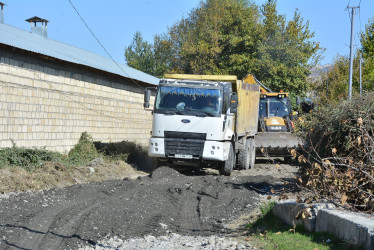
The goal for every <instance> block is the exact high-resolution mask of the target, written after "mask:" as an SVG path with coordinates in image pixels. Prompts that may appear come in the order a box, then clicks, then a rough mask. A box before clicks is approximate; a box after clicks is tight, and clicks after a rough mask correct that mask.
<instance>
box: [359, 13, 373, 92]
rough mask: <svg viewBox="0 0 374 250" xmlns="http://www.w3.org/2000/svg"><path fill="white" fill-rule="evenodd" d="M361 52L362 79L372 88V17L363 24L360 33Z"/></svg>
mask: <svg viewBox="0 0 374 250" xmlns="http://www.w3.org/2000/svg"><path fill="white" fill-rule="evenodd" d="M361 44H362V54H363V57H364V59H365V63H364V65H365V68H364V81H365V82H367V83H368V85H369V86H370V89H371V90H373V89H374V18H372V19H371V20H369V22H368V24H367V25H366V26H365V32H363V33H362V34H361Z"/></svg>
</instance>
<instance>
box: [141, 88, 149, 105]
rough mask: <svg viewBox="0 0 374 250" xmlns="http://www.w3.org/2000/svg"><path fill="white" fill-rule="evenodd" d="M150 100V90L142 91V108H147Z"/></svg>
mask: <svg viewBox="0 0 374 250" xmlns="http://www.w3.org/2000/svg"><path fill="white" fill-rule="evenodd" d="M150 99H151V90H150V89H148V88H145V90H144V104H143V106H144V108H149V100H150Z"/></svg>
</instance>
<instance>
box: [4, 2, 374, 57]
mask: <svg viewBox="0 0 374 250" xmlns="http://www.w3.org/2000/svg"><path fill="white" fill-rule="evenodd" d="M0 1H1V2H3V3H5V4H6V6H4V23H5V24H7V25H11V26H15V27H17V28H20V29H23V30H27V31H30V24H29V23H27V22H26V21H25V20H26V19H28V18H30V17H33V16H38V17H41V18H44V19H47V20H48V21H49V23H48V38H49V39H53V40H57V41H60V42H63V43H66V44H70V45H73V46H75V47H78V48H81V49H85V50H88V51H91V52H94V53H96V54H99V55H102V56H105V57H109V56H108V54H107V53H106V52H105V50H106V51H107V52H108V53H109V55H110V57H112V58H113V59H114V60H116V61H117V62H119V63H122V64H125V63H126V60H125V57H124V48H125V47H127V46H129V45H130V44H131V43H132V40H133V36H134V34H135V32H137V31H139V32H141V34H142V36H143V38H144V39H145V40H146V41H148V42H150V43H152V42H153V37H154V35H156V34H163V33H166V32H167V30H168V27H171V26H172V25H173V24H174V23H176V22H178V21H179V20H181V18H182V17H187V16H188V14H189V13H190V12H191V10H192V9H193V8H196V7H198V6H199V3H200V0H107V1H102V0H100V1H99V0H0ZM70 1H71V3H73V5H74V6H75V8H76V9H77V10H78V12H79V14H80V16H81V17H82V18H83V19H84V20H85V22H86V23H87V25H88V27H89V28H90V29H91V30H92V32H93V33H94V34H95V36H96V37H97V38H98V40H99V41H100V43H101V44H102V45H103V46H104V48H105V50H104V49H103V48H102V47H101V45H100V44H99V43H98V42H97V41H96V40H95V38H94V37H93V36H92V34H91V32H90V31H89V30H88V29H87V27H86V26H85V24H84V23H83V22H82V20H81V19H80V17H79V16H78V14H77V12H76V11H75V10H74V8H73V7H72V6H71V4H70ZM265 2H266V0H255V3H257V4H258V5H262V4H263V3H265ZM347 6H351V7H354V6H360V8H359V9H357V11H356V15H355V20H354V21H355V25H354V34H355V40H354V45H355V49H358V48H360V37H359V34H360V32H362V31H364V30H365V25H366V24H367V23H368V21H369V19H373V18H374V0H278V1H277V11H278V14H282V15H285V16H286V18H287V20H290V19H292V17H293V14H294V12H295V10H296V9H298V11H300V13H301V16H302V17H303V18H304V21H309V28H310V30H311V31H314V32H315V37H314V39H313V40H314V41H319V42H320V45H321V46H322V47H323V48H325V49H326V50H325V52H324V54H323V56H324V59H323V60H322V61H321V64H330V63H332V62H333V60H334V58H335V57H336V56H337V55H349V45H350V34H351V19H350V15H349V12H351V11H352V10H351V9H347ZM0 35H1V34H0Z"/></svg>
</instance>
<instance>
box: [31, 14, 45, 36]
mask: <svg viewBox="0 0 374 250" xmlns="http://www.w3.org/2000/svg"><path fill="white" fill-rule="evenodd" d="M25 21H26V22H29V23H30V24H31V32H33V33H35V34H38V35H41V36H44V37H45V38H47V23H48V22H49V21H48V20H46V19H43V18H40V17H37V16H34V17H31V18H29V19H26V20H25ZM38 23H40V24H41V25H40V26H38Z"/></svg>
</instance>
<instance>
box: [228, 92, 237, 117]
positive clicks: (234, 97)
mask: <svg viewBox="0 0 374 250" xmlns="http://www.w3.org/2000/svg"><path fill="white" fill-rule="evenodd" d="M237 111H238V95H237V94H236V93H232V95H231V99H230V113H232V114H236V112H237Z"/></svg>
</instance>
